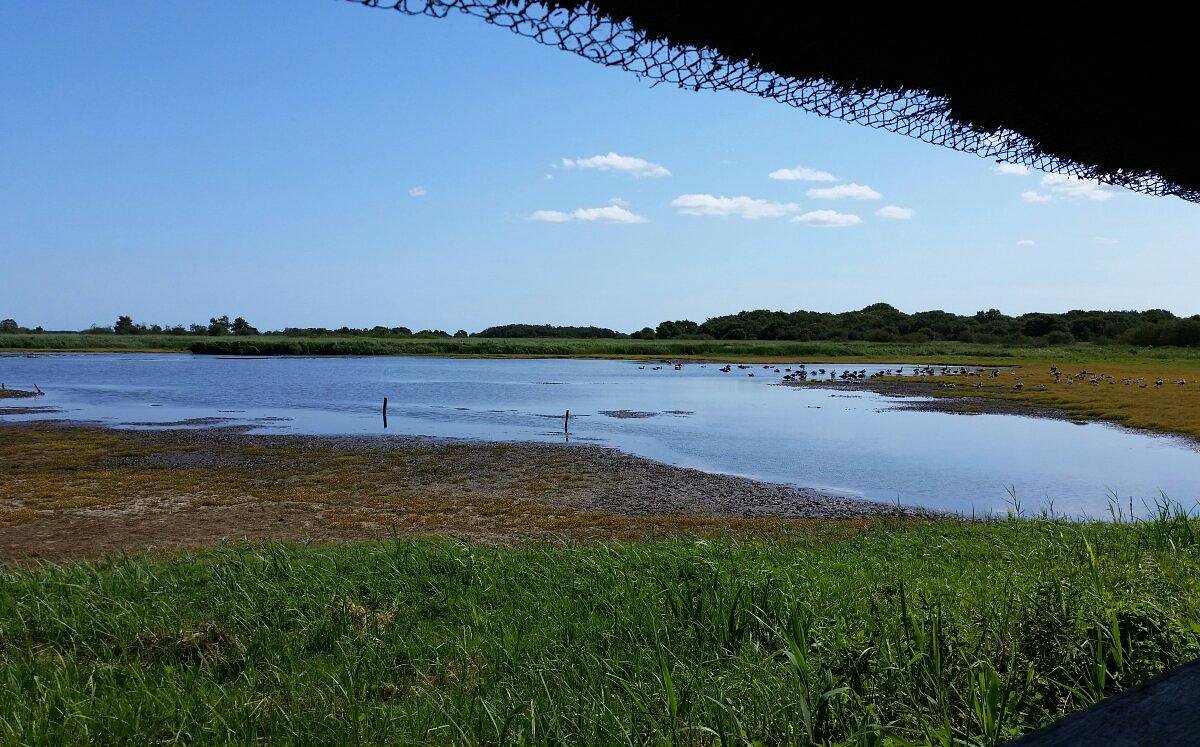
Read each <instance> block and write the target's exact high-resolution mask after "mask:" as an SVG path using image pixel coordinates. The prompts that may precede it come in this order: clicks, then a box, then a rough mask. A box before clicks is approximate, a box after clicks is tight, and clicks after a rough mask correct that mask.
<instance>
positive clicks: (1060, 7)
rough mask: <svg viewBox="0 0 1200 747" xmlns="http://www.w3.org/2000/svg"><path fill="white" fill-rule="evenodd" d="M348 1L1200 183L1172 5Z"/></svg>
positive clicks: (1189, 89) (1188, 77) (1189, 86)
mask: <svg viewBox="0 0 1200 747" xmlns="http://www.w3.org/2000/svg"><path fill="white" fill-rule="evenodd" d="M350 1H351V2H358V3H362V4H364V5H369V6H375V7H387V8H394V9H395V10H398V11H400V12H401V13H405V14H409V15H426V16H433V17H438V18H440V17H445V16H447V15H449V14H451V13H458V12H461V13H466V14H468V15H471V16H476V17H479V18H482V19H483V20H485V21H487V22H488V23H491V24H494V25H496V26H500V27H503V28H507V29H509V30H510V31H513V32H515V33H517V34H520V35H522V36H526V37H529V38H532V39H536V40H537V41H539V42H541V43H543V44H548V45H552V46H556V47H558V48H560V49H563V50H566V51H569V52H574V53H575V54H578V55H580V56H582V57H584V58H586V59H589V60H592V61H594V62H599V63H601V64H603V65H609V66H613V67H619V68H623V69H625V70H629V71H631V72H633V73H635V74H637V75H639V76H641V77H644V78H647V79H649V80H652V81H655V82H664V83H670V84H674V85H678V86H680V87H683V88H690V89H694V90H730V91H744V92H747V93H752V94H755V95H758V96H762V97H764V98H769V99H774V100H776V101H780V102H782V103H785V104H789V105H791V106H794V107H797V108H799V109H803V110H805V111H808V112H812V113H814V114H819V115H821V116H826V117H835V118H837V119H842V120H846V121H849V122H857V123H859V124H864V125H867V126H870V127H877V128H881V129H884V130H889V131H892V132H898V133H900V134H903V135H908V136H909V137H914V138H918V139H920V140H924V141H925V142H928V143H934V144H936V145H943V146H946V147H949V148H954V149H955V150H961V151H967V152H971V153H976V154H979V155H981V156H984V157H987V158H992V159H995V160H997V161H1004V162H1007V163H1014V164H1023V165H1026V166H1030V167H1032V168H1036V169H1040V170H1043V171H1050V172H1059V173H1065V174H1071V175H1073V176H1077V177H1081V178H1088V179H1098V180H1100V181H1102V182H1106V183H1109V184H1116V185H1120V186H1123V187H1127V188H1129V189H1133V190H1136V191H1139V192H1145V193H1148V194H1155V195H1168V194H1169V195H1177V196H1179V197H1182V198H1183V199H1185V200H1191V201H1194V202H1195V201H1200V149H1198V148H1197V147H1196V145H1195V144H1194V142H1193V132H1194V130H1195V129H1196V121H1197V117H1196V116H1195V115H1196V113H1197V111H1196V110H1197V105H1196V102H1195V96H1196V90H1195V89H1196V86H1197V81H1198V80H1200V77H1198V75H1197V74H1198V73H1200V66H1198V65H1197V63H1196V57H1195V55H1194V52H1193V50H1194V49H1195V44H1196V43H1195V38H1194V34H1193V33H1192V31H1191V29H1192V24H1191V23H1190V22H1188V21H1186V20H1185V14H1184V13H1183V11H1182V10H1175V8H1179V7H1181V6H1167V5H1165V4H1164V5H1158V4H1156V3H1140V4H1138V5H1131V4H1126V3H1122V4H1113V5H1112V6H1111V7H1109V6H1107V5H1105V4H1103V3H1099V2H1078V1H1070V2H1064V1H1059V2H1041V3H1032V2H1020V1H1018V2H1010V3H1001V4H998V5H997V4H987V5H977V4H971V3H968V4H954V5H950V4H947V3H896V2H893V3H872V2H858V3H851V2H836V3H828V2H826V3H815V2H799V1H796V2H762V1H760V2H729V0H726V1H725V2H721V3H717V2H708V1H706V0H694V1H688V0H640V1H639V0H589V1H588V2H583V1H580V0H559V1H554V0H546V1H544V2H531V1H530V0H515V1H512V2H509V1H506V0H350Z"/></svg>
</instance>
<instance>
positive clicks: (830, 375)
mask: <svg viewBox="0 0 1200 747" xmlns="http://www.w3.org/2000/svg"><path fill="white" fill-rule="evenodd" d="M697 365H699V366H700V368H707V367H708V364H706V363H700V364H697ZM667 366H669V367H671V368H673V369H674V370H676V371H682V370H683V366H684V361H665V362H664V363H663V365H659V366H652V367H651V368H650V370H651V371H660V370H662V369H663V368H664V367H667ZM645 368H646V366H638V369H642V370H644V369H645ZM737 368H738V370H741V371H746V375H747V376H750V377H753V376H754V372H753V371H749V370H748V369H750V368H752V366H750V365H748V364H744V363H739V364H737ZM762 368H763V370H766V371H771V372H772V373H777V374H778V373H782V374H783V381H784V382H788V383H792V382H809V381H813V382H819V381H829V382H838V381H842V382H855V381H863V380H865V379H868V378H870V379H880V378H884V377H887V376H913V377H926V376H936V377H946V376H967V377H973V378H976V379H977V381H975V382H974V384H973V387H974V388H975V389H982V388H983V384H984V380H985V379H996V378H999V376H1000V369H999V368H967V367H966V366H909V367H905V366H897V367H896V368H894V369H893V368H885V369H882V370H880V371H876V372H875V373H873V374H871V375H870V376H868V375H867V369H865V368H862V369H857V370H855V369H847V370H843V371H841V372H839V371H837V370H836V369H832V368H831V369H828V370H827V369H824V368H809V367H808V366H807V365H806V364H804V363H801V364H799V365H797V366H796V367H795V368H792V367H791V366H787V367H784V368H782V369H781V368H779V367H778V366H775V365H772V364H767V365H764V366H763V367H762ZM733 369H734V364H731V363H726V364H725V365H724V366H721V367H720V368H718V369H717V370H718V371H720V372H721V373H732V372H733ZM910 369H911V370H910ZM1050 375H1051V376H1052V377H1054V383H1055V384H1064V385H1066V386H1074V385H1075V383H1076V382H1079V383H1083V382H1085V381H1086V382H1087V383H1088V384H1090V385H1091V386H1099V385H1100V384H1103V383H1108V384H1117V383H1120V384H1124V385H1125V386H1137V387H1139V388H1141V389H1146V388H1148V387H1149V386H1150V384H1148V383H1147V381H1146V379H1145V377H1139V378H1134V377H1132V376H1127V377H1125V378H1123V379H1117V378H1116V377H1114V376H1112V375H1111V374H1105V373H1098V372H1096V371H1088V370H1087V369H1084V370H1082V371H1079V372H1078V373H1075V374H1068V373H1065V372H1064V371H1061V370H1060V369H1059V368H1058V366H1050ZM1022 378H1023V377H1022V376H1019V375H1018V376H1017V377H1016V379H1017V382H1016V383H1015V384H1013V389H1015V390H1017V391H1021V390H1023V389H1024V388H1025V382H1024V381H1021V379H1022ZM1165 384H1166V382H1165V381H1164V380H1163V379H1162V378H1161V377H1159V378H1156V379H1155V380H1154V388H1156V389H1157V388H1159V387H1162V386H1163V385H1165ZM1175 384H1177V385H1178V386H1185V385H1186V384H1187V380H1186V379H1183V378H1179V379H1176V380H1175ZM956 387H957V385H956V384H955V383H954V382H951V381H944V380H943V381H939V382H938V388H940V389H954V388H956ZM1045 388H1046V387H1045V385H1044V384H1038V389H1039V390H1044V389H1045Z"/></svg>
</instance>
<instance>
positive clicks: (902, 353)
mask: <svg viewBox="0 0 1200 747" xmlns="http://www.w3.org/2000/svg"><path fill="white" fill-rule="evenodd" d="M0 350H8V351H55V350H57V351H97V352H99V351H110V352H111V351H117V352H125V351H128V352H146V351H162V352H186V351H189V350H190V351H192V352H195V353H201V354H213V355H460V356H484V357H492V356H494V357H504V356H524V357H539V356H546V357H551V356H560V357H598V358H630V357H633V358H636V357H649V358H706V359H718V360H754V359H777V360H798V359H805V360H809V361H820V360H862V361H942V362H954V363H967V362H973V361H977V362H992V363H1006V362H1014V361H1018V360H1038V361H1043V360H1058V361H1092V360H1107V361H1123V360H1139V361H1142V360H1172V361H1190V362H1196V361H1200V348H1154V349H1150V348H1136V347H1131V346H1127V345H1107V346H1094V345H1087V344H1075V345H1068V346H1062V347H1011V346H1002V345H979V344H973V343H961V342H928V343H873V342H861V341H848V342H837V341H814V342H782V341H781V342H776V341H766V340H746V341H735V340H596V339H587V340H565V339H486V338H466V339H461V338H456V339H410V338H374V337H280V336H274V335H270V336H259V337H185V336H171V335H84V334H58V333H51V334H16V335H13V334H8V335H0Z"/></svg>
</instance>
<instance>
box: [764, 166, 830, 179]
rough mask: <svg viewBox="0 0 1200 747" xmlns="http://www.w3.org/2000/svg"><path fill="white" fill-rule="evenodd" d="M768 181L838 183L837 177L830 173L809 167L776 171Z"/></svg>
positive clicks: (768, 176)
mask: <svg viewBox="0 0 1200 747" xmlns="http://www.w3.org/2000/svg"><path fill="white" fill-rule="evenodd" d="M767 178H768V179H780V180H783V181H786V182H836V181H837V177H836V176H834V175H833V174H831V173H829V172H828V171H818V170H817V169H810V168H809V167H807V166H797V167H796V168H794V169H775V170H774V171H772V172H771V173H769V174H767Z"/></svg>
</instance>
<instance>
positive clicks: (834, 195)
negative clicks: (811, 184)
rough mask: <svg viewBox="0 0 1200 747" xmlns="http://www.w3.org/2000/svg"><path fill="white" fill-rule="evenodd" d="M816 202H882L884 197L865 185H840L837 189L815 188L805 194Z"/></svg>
mask: <svg viewBox="0 0 1200 747" xmlns="http://www.w3.org/2000/svg"><path fill="white" fill-rule="evenodd" d="M805 194H807V195H808V196H809V197H811V198H812V199H814V200H882V199H883V195H881V194H879V193H878V192H876V191H875V190H873V189H871V188H870V187H868V186H867V185H865V184H855V183H853V182H851V183H850V184H839V185H837V186H836V187H815V188H813V189H810V190H808V191H807V192H805Z"/></svg>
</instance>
